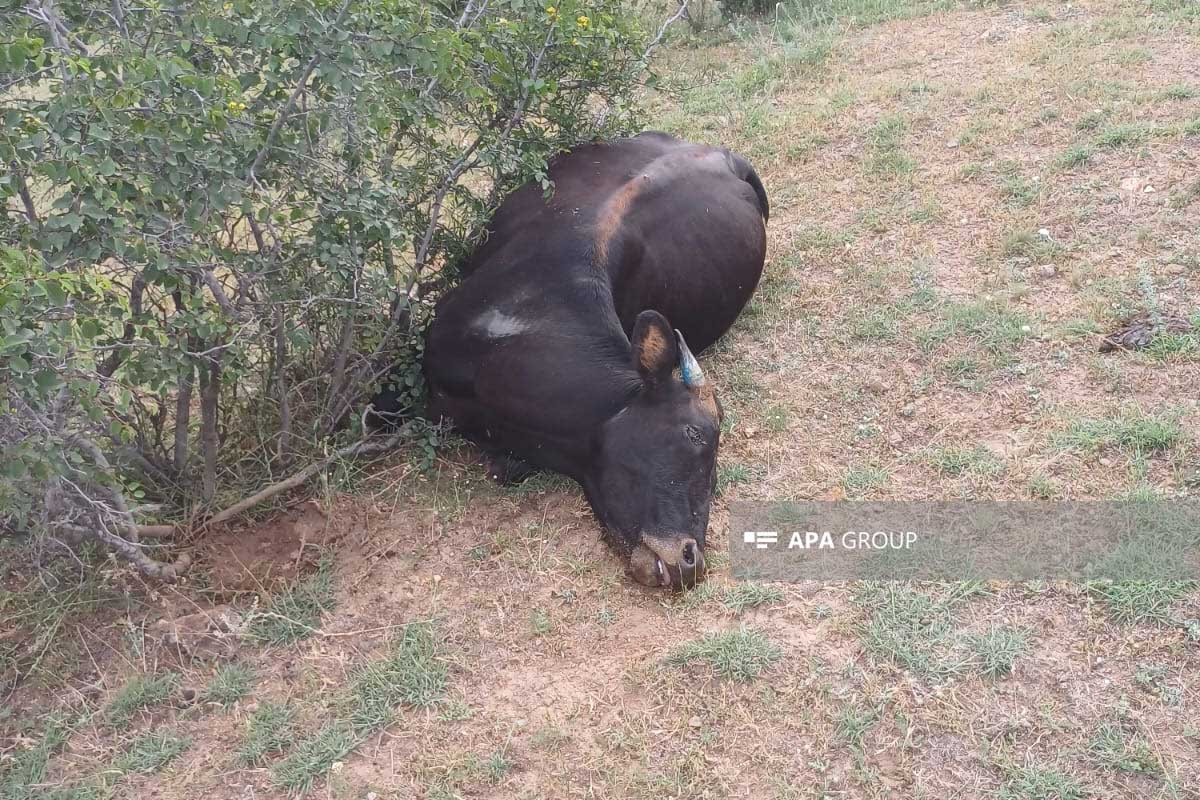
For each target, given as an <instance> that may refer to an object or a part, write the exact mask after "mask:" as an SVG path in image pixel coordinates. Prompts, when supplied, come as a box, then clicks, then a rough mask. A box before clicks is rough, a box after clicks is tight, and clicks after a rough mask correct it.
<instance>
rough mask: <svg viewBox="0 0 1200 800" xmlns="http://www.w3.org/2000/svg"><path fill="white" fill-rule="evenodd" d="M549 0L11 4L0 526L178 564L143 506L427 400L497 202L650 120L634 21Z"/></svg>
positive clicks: (591, 0) (192, 499)
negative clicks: (389, 402)
mask: <svg viewBox="0 0 1200 800" xmlns="http://www.w3.org/2000/svg"><path fill="white" fill-rule="evenodd" d="M552 2H553V5H546V4H545V3H543V2H538V3H533V2H528V1H527V0H490V1H488V0H467V1H466V2H463V1H462V0H441V2H432V3H431V2H425V1H424V0H370V2H365V1H360V0H279V2H270V3H264V2H251V0H233V1H232V2H214V0H196V1H195V2H187V3H183V2H178V1H177V0H147V1H146V2H139V3H130V2H128V0H111V2H104V3H94V2H82V0H31V2H30V3H28V4H26V5H24V6H19V5H17V4H5V5H4V6H0V9H3V10H0V31H2V32H0V116H2V117H3V126H2V128H0V164H3V165H4V166H3V168H2V169H0V200H3V201H4V202H3V206H2V208H3V216H2V217H0V326H2V327H0V414H2V415H3V416H2V421H0V470H2V477H0V518H2V521H3V524H4V525H5V526H7V527H8V528H10V529H18V530H26V531H32V532H38V531H41V532H43V533H49V534H52V535H53V536H54V538H56V539H63V540H65V539H71V538H79V537H84V538H88V537H91V538H100V539H101V540H103V541H104V542H106V543H107V544H108V545H109V546H111V547H115V548H117V550H118V551H119V552H121V553H122V554H123V555H125V556H127V557H129V558H131V559H132V560H134V561H135V562H137V563H138V564H139V565H140V566H142V567H143V568H144V569H146V570H147V571H150V572H157V573H158V574H160V575H163V576H164V577H170V576H171V574H172V568H171V567H170V566H169V565H163V564H159V563H157V562H153V561H152V560H150V559H149V558H147V556H146V554H145V552H146V551H145V549H144V548H143V547H141V546H140V545H139V541H138V536H139V531H142V532H143V533H144V532H145V530H144V528H142V525H143V523H144V522H145V520H144V519H143V517H142V512H143V511H144V510H145V507H150V506H153V507H162V508H166V509H168V512H169V511H170V510H171V509H183V508H185V507H186V508H196V507H198V508H200V509H201V510H203V509H208V510H213V509H216V508H218V507H220V506H222V505H224V504H227V503H228V502H229V501H230V500H232V499H236V498H237V497H240V496H242V495H243V494H245V493H247V492H248V491H250V490H252V489H253V488H256V487H257V486H260V485H262V484H264V483H265V482H267V481H269V480H276V479H278V478H280V477H281V476H284V475H287V474H291V473H292V472H293V471H294V470H296V469H297V468H299V467H301V466H303V465H304V464H312V463H315V461H317V460H318V459H319V458H320V457H321V456H322V455H323V454H324V453H325V452H326V451H327V450H329V449H331V448H333V447H334V446H336V445H337V444H338V443H339V438H340V439H341V440H343V441H344V440H346V439H355V438H357V436H358V433H359V426H360V423H359V414H360V412H361V410H362V406H363V403H364V402H365V398H367V397H368V396H369V393H370V392H371V391H373V390H375V389H377V388H378V387H379V386H380V384H381V382H382V381H385V380H387V381H392V380H394V381H395V382H396V384H397V388H398V390H399V391H400V393H401V394H402V395H403V396H404V397H405V398H407V399H408V400H410V401H411V400H414V399H415V398H416V397H417V396H419V394H420V391H421V386H420V372H419V366H418V365H419V359H420V338H421V337H420V333H421V330H422V327H423V325H424V323H425V321H426V320H427V318H428V315H429V312H428V309H429V308H430V304H431V302H432V300H433V299H434V298H435V297H436V295H437V294H438V292H439V291H441V290H442V289H444V288H445V286H446V285H448V284H449V283H450V282H452V280H453V273H454V270H453V265H454V263H455V261H456V259H457V258H459V257H460V256H461V255H463V254H464V253H465V252H466V251H467V250H469V248H470V247H471V246H472V244H473V243H474V242H475V241H476V239H477V237H478V236H479V232H480V230H481V225H482V222H483V221H484V220H485V219H486V217H487V215H488V213H489V212H490V211H491V210H492V209H493V208H494V207H495V206H496V204H497V202H498V200H499V199H500V198H502V197H503V195H504V194H505V192H507V191H508V190H510V189H511V188H512V187H514V186H515V185H516V184H517V183H519V182H523V181H525V180H528V179H536V180H540V181H541V182H542V184H543V185H544V186H545V187H546V188H547V190H548V191H549V190H550V189H551V188H552V187H550V186H549V184H548V183H547V180H546V174H545V164H546V160H547V158H548V157H549V156H551V155H552V154H553V153H555V152H557V151H560V150H562V149H564V148H565V147H567V146H569V145H571V144H573V143H576V142H578V141H581V140H586V139H590V138H593V137H596V136H607V135H614V134H616V133H619V132H623V131H626V130H628V129H629V128H630V127H631V125H632V122H633V117H634V113H633V107H632V103H631V101H630V98H631V95H632V90H633V88H634V86H635V82H636V81H637V79H638V76H639V74H640V73H641V72H642V70H643V68H644V67H645V63H644V62H645V58H646V50H645V47H646V44H647V42H646V38H647V37H646V36H645V35H644V33H643V30H642V27H641V25H640V20H639V17H638V16H637V15H636V14H631V13H629V12H628V10H627V9H625V8H623V7H622V4H621V2H619V0H586V2H583V1H582V0H560V1H558V2H554V0H552ZM397 365H398V367H397ZM394 369H395V371H394V372H393V370H394ZM392 376H394V377H392ZM415 424H416V423H411V424H410V425H409V427H408V429H407V430H408V432H409V433H413V432H414V431H415ZM421 435H422V436H423V437H426V438H427V437H429V436H432V435H433V433H431V432H429V430H428V429H426V431H425V432H424V433H422V434H421ZM140 505H141V506H142V507H141V508H139V506H140Z"/></svg>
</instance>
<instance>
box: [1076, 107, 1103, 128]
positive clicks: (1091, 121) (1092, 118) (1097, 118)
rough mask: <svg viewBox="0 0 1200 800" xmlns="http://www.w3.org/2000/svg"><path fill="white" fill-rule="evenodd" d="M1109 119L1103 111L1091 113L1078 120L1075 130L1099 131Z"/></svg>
mask: <svg viewBox="0 0 1200 800" xmlns="http://www.w3.org/2000/svg"><path fill="white" fill-rule="evenodd" d="M1107 118H1108V117H1107V115H1106V114H1105V113H1104V112H1103V111H1089V112H1088V113H1086V114H1084V115H1083V116H1082V117H1080V118H1079V119H1078V120H1076V122H1075V129H1076V130H1080V131H1095V130H1099V129H1100V126H1101V125H1103V124H1104V122H1105V120H1106V119H1107Z"/></svg>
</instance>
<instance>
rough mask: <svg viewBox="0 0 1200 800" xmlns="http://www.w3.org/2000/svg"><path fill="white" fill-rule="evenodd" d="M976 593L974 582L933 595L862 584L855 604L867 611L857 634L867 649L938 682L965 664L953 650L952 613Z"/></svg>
mask: <svg viewBox="0 0 1200 800" xmlns="http://www.w3.org/2000/svg"><path fill="white" fill-rule="evenodd" d="M976 591H978V587H977V585H976V584H974V583H958V584H948V585H947V587H946V588H945V589H944V590H943V591H942V592H941V593H940V594H939V593H927V592H924V591H919V590H917V589H915V588H913V587H911V586H909V585H906V584H903V583H894V582H890V581H889V582H886V583H864V584H862V585H861V586H860V588H859V589H858V591H857V592H856V594H855V602H857V603H858V605H860V606H861V607H862V608H863V609H864V611H865V612H866V615H867V620H866V622H865V623H864V625H863V627H862V630H861V636H862V640H863V644H864V646H865V647H866V649H867V651H868V652H869V653H871V654H873V655H874V656H876V657H878V658H881V659H883V660H885V661H888V662H891V663H893V664H895V665H896V666H898V667H900V668H901V669H905V670H907V671H909V672H911V673H913V674H914V675H917V676H918V677H921V678H924V679H926V680H930V681H934V682H938V681H943V680H946V679H947V678H949V677H951V676H953V675H956V674H958V673H959V672H961V671H962V669H963V667H964V666H966V665H967V664H968V663H969V660H968V659H967V658H964V657H961V656H959V655H957V654H955V653H954V652H953V644H954V642H953V640H954V628H953V612H954V609H955V607H957V605H958V604H959V603H960V602H962V600H964V599H965V598H966V597H968V596H970V595H971V594H973V593H975V592H976Z"/></svg>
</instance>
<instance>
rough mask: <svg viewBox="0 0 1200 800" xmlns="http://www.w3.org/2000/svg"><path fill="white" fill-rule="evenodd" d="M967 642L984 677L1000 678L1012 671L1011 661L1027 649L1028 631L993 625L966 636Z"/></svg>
mask: <svg viewBox="0 0 1200 800" xmlns="http://www.w3.org/2000/svg"><path fill="white" fill-rule="evenodd" d="M967 644H968V646H969V647H970V648H971V652H972V653H974V654H975V661H976V663H977V664H978V665H979V671H980V672H981V673H982V674H983V676H984V677H986V678H1002V677H1004V676H1006V675H1009V674H1011V673H1012V668H1013V662H1015V661H1016V660H1017V658H1018V657H1019V656H1021V655H1023V654H1024V653H1025V651H1026V650H1027V649H1028V646H1029V632H1028V631H1025V630H1021V629H1019V628H1007V627H1002V626H995V627H991V628H989V629H987V630H986V631H984V632H983V633H977V634H973V635H971V636H968V637H967Z"/></svg>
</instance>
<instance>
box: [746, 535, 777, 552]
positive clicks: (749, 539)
mask: <svg viewBox="0 0 1200 800" xmlns="http://www.w3.org/2000/svg"><path fill="white" fill-rule="evenodd" d="M742 541H743V542H745V543H746V544H752V545H754V547H755V548H756V549H758V550H766V549H767V548H768V547H770V546H771V545H773V544H775V543H776V542H778V541H779V532H778V531H745V532H744V533H743V534H742Z"/></svg>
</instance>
